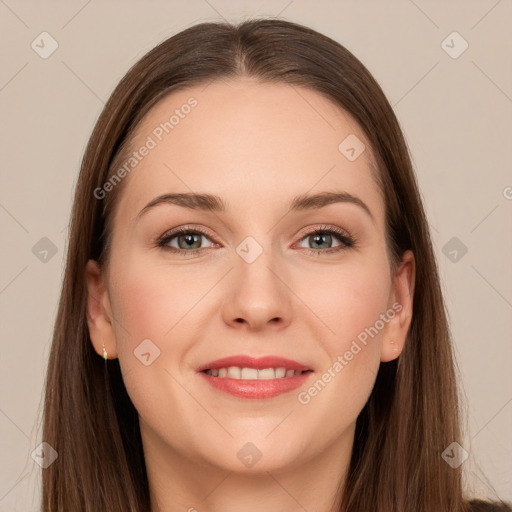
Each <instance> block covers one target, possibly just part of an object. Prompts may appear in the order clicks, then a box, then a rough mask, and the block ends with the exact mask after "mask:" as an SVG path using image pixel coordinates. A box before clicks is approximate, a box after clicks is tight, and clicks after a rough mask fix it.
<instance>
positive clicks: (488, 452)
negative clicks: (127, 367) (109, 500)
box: [0, 0, 512, 512]
mask: <svg viewBox="0 0 512 512" xmlns="http://www.w3.org/2000/svg"><path fill="white" fill-rule="evenodd" d="M266 15H272V16H278V15H279V16H281V17H283V18H285V19H288V20H291V21H296V22H299V23H303V24H306V25H309V26H311V27H312V28H314V29H316V30H318V31H320V32H323V33H325V34H326V35H328V36H330V37H332V38H334V39H336V40H337V41H339V42H340V43H342V44H343V45H345V46H346V47H347V48H348V49H349V50H351V51H353V52H354V53H355V55H356V56H357V57H358V58H360V59H361V60H362V61H363V63H364V64H365V65H366V66H367V67H368V68H369V69H370V71H371V72H372V73H373V74H374V76H375V78H376V79H377V80H378V81H379V83H380V84H381V85H382V87H383V89H384V91H385V92H386V94H387V95H388V98H389V99H390V102H391V103H392V105H393V106H394V107H395V110H396V113H397V115H398V117H399V120H400V122H401V124H402V127H403V130H404V132H405V135H406V138H407V141H408V144H409V146H410V150H411V153H412V156H413V159H414V162H415V166H416V171H417V174H418V179H419V183H420V187H421V190H422V194H423V198H424V201H425V205H426V208H427V212H428V215H429V220H430V224H431V227H432V235H433V239H434V243H435V250H436V254H437V257H438V262H439V266H440V272H441V276H442V279H443V287H444V290H445V293H446V299H447V305H448V309H449V314H450V319H451V325H452V329H453V334H454V338H455V343H456V350H457V355H458V361H459V366H460V371H461V377H462V384H463V386H464V390H465V393H466V395H467V402H468V435H467V438H466V441H465V445H464V448H465V449H466V450H467V451H468V452H469V454H470V457H469V459H468V460H467V461H466V462H464V468H465V470H466V474H467V480H468V487H469V488H470V489H471V490H472V491H471V492H472V493H480V494H483V495H484V496H488V497H495V496H496V495H498V496H500V497H502V498H504V499H507V500H512V441H511V435H510V432H512V380H511V371H510V368H511V363H512V344H511V332H512V265H511V264H510V262H511V261H512V237H511V233H512V215H511V211H512V173H511V160H512V158H511V156H512V155H511V144H510V142H511V141H510V134H511V133H512V117H511V113H512V72H511V66H510V50H511V42H512V37H511V30H510V26H511V21H512V2H511V1H510V0H501V1H496V0H493V1H484V0H480V1H445V2H427V1H425V0H415V2H413V1H408V0H401V1H380V2H370V1H365V2H359V3H356V2H349V1H338V2H334V1H323V2H321V1H316V2H313V1H311V0H292V1H290V0H279V1H273V2H272V1H243V2H242V1H238V2H236V1H234V0H208V1H206V0H194V1H189V2H185V1H181V2H178V1H168V2H163V1H158V2H157V1H151V2H141V1H139V2H120V1H117V2H114V1H111V2H103V1H100V0H93V1H89V2H88V1H83V2H49V1H39V2H32V1H30V2H29V1H24V2H21V1H20V2H15V1H14V0H5V1H4V0H0V25H1V34H2V35H1V38H2V41H1V51H2V66H1V67H0V115H1V119H2V126H1V134H0V140H1V144H2V158H1V169H2V170H1V184H2V186H1V189H0V224H1V233H0V235H1V239H2V244H1V257H2V261H1V265H0V307H1V314H2V323H1V325H2V331H1V338H0V339H1V343H2V351H1V353H2V358H1V360H0V361H1V362H0V383H1V386H0V434H1V435H0V453H1V455H0V457H1V460H2V465H1V469H0V511H9V512H12V511H35V510H37V503H38V499H39V492H40V489H39V480H38V479H39V475H40V471H41V469H40V467H39V466H38V465H37V464H36V463H35V462H34V461H33V459H32V458H31V453H32V450H34V448H35V447H36V446H37V445H38V444H39V443H40V442H41V438H40V435H41V433H40V427H39V426H38V421H39V419H40V414H41V409H40V407H41V400H42V396H43V395H42V389H43V382H44V373H45V368H46V360H47V357H48V352H49V347H50V339H51V329H52V324H53V321H54V317H55V312H56V307H57V301H58V296H59V290H60V283H61V275H62V270H63V263H62V262H63V255H64V253H65V245H66V226H67V222H68V216H69V212H70V207H71V198H72V194H73V187H74V184H75V180H76V177H77V172H78V167H79V163H80V159H81V157H82V154H83V150H84V147H85V144H86V142H87V139H88V137H89V135H90V133H91V130H92V128H93V125H94V123H95V121H96V119H97V116H98V115H99V113H100V111H101V109H102V107H103V104H104V102H105V101H106V99H107V98H108V96H109V94H110V93H111V92H112V90H113V88H114V87H115V85H116V84H117V82H118V81H119V80H120V78H121V77H122V76H123V75H124V73H125V72H126V71H127V70H128V68H129V67H130V66H131V65H132V64H133V63H134V62H135V61H136V60H138V59H139V58H140V57H141V56H142V55H143V54H144V53H145V52H146V51H148V50H149V49H151V48H152V47H153V46H155V45H156V44H157V43H159V42H160V41H161V40H163V39H165V38H167V37H168V36H170V35H172V34H175V33H176V32H179V31H181V30H183V29H184V28H187V27H189V26H191V25H193V24H195V23H198V22H201V21H207V20H220V19H222V18H225V19H227V20H229V21H239V20H241V19H243V18H247V17H257V16H266ZM43 31H47V32H49V33H50V34H51V36H52V37H53V38H54V39H55V40H56V41H57V42H58V48H57V50H56V51H55V52H54V53H53V54H52V55H51V56H50V57H49V58H47V59H43V58H41V57H40V56H39V55H38V54H37V53H36V52H35V51H34V50H33V49H32V48H31V43H32V41H34V40H35V39H36V38H37V36H38V35H39V34H40V33H41V32H43ZM453 31H457V32H459V33H460V35H461V36H462V37H463V38H464V40H466V41H467V43H468V44H469V47H468V49H467V50H466V51H465V52H464V53H462V54H461V55H460V56H459V57H458V58H452V57H451V56H450V55H448V54H447V53H446V52H445V50H444V49H443V47H442V41H443V40H445V39H446V37H447V36H448V35H449V34H451V33H452V32H453ZM448 41H451V40H450V39H448ZM448 44H449V45H451V46H453V47H454V48H453V49H452V50H451V51H452V52H453V51H457V50H459V49H461V48H462V46H461V44H463V41H462V40H460V39H459V40H457V39H455V40H454V42H453V43H451V42H449V43H448ZM43 237H47V238H48V239H50V240H51V242H52V243H53V244H54V245H55V246H56V248H57V253H56V254H55V255H53V256H52V255H51V252H50V253H49V254H48V256H47V258H48V260H47V261H46V262H44V261H41V260H40V259H38V257H36V255H35V254H34V253H33V252H32V248H33V246H34V245H35V244H36V243H37V242H38V241H39V240H40V239H41V238H43ZM452 237H457V239H458V240H459V241H458V242H456V243H458V244H459V245H460V244H464V246H466V247H467V253H466V254H464V255H463V256H462V257H460V254H461V253H460V252H459V253H458V255H459V256H458V257H459V258H460V259H458V261H452V260H451V259H450V258H453V254H454V253H452V254H451V255H450V252H449V251H451V250H452V249H453V248H452V247H451V246H450V245H448V246H446V244H447V243H448V242H449V241H450V240H451V239H452ZM41 243H44V242H41ZM451 243H454V242H451ZM36 252H37V251H36Z"/></svg>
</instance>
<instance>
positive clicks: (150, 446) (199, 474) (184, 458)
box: [141, 425, 355, 512]
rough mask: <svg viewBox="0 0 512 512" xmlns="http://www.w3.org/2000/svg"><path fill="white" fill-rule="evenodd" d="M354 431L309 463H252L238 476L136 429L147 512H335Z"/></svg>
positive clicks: (338, 439) (308, 461) (347, 431)
mask: <svg viewBox="0 0 512 512" xmlns="http://www.w3.org/2000/svg"><path fill="white" fill-rule="evenodd" d="M354 430H355V425H352V426H351V427H350V428H349V429H347V430H346V431H345V432H344V433H343V435H342V436H341V437H339V438H337V439H335V440H334V441H333V442H332V443H330V444H329V445H326V446H325V448H324V450H323V451H322V452H321V453H318V454H317V455H316V456H315V457H314V458H310V459H308V460H302V459H300V454H299V458H297V460H295V461H290V462H289V463H288V464H287V465H286V466H284V467H280V468H277V469H275V468H272V469H265V466H264V464H261V465H260V464H257V465H255V466H254V467H253V468H252V469H251V471H250V473H248V472H247V471H246V472H240V473H238V472H236V471H231V470H229V469H226V468H222V467H220V466H215V465H212V464H211V463H209V462H207V461H205V460H204V459H193V458H192V457H190V456H189V454H186V453H183V452H178V451H176V450H175V449H173V448H172V447H170V446H169V445H167V444H165V443H163V442H162V440H161V439H159V438H158V437H157V436H156V435H155V434H154V433H153V432H150V431H148V430H145V429H144V430H143V429H141V435H142V440H143V446H144V456H145V459H146V469H147V474H148V482H149V490H150V497H151V512H214V511H218V510H222V511H223V512H235V511H236V512H239V511H240V510H243V511H244V512H261V511H262V510H271V511H274V510H287V511H289V512H295V511H297V512H299V511H300V512H304V511H305V510H306V511H312V510H314V511H315V512H334V511H339V500H340V498H341V496H340V489H341V486H342V485H343V483H344V481H345V477H346V473H347V469H348V465H349V462H350V456H351V451H352V445H353V440H354ZM258 465H259V466H260V468H259V469H258Z"/></svg>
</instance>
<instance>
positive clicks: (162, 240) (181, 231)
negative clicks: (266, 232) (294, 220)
mask: <svg viewBox="0 0 512 512" xmlns="http://www.w3.org/2000/svg"><path fill="white" fill-rule="evenodd" d="M188 234H194V235H203V236H205V237H206V238H211V237H210V235H209V234H208V233H207V232H206V231H204V230H203V229H201V228H192V227H190V226H183V227H180V228H176V229H175V230H173V231H171V232H167V233H164V234H163V235H162V236H161V237H159V238H158V239H157V240H156V246H157V247H161V248H162V249H164V250H167V251H170V252H172V253H175V254H179V255H181V256H188V255H191V254H192V255H194V254H198V253H200V252H202V251H204V250H206V249H209V247H202V248H200V249H192V250H190V251H187V250H185V249H176V247H170V246H168V245H167V244H168V243H169V242H170V241H171V240H172V239H173V238H176V237H177V236H180V235H188ZM316 234H330V235H334V236H335V238H337V239H338V241H339V242H341V243H342V244H343V245H341V246H338V247H331V248H329V249H307V248H305V249H304V250H305V251H306V252H307V253H309V254H311V255H314V256H320V255H321V254H325V253H327V254H332V253H335V252H340V251H344V250H346V249H350V248H352V247H355V246H356V245H357V240H356V239H355V238H354V237H352V236H350V235H349V234H348V233H346V232H345V231H343V230H341V229H339V228H336V227H334V226H321V227H320V228H316V229H314V230H311V231H308V232H306V233H304V234H303V235H302V237H301V239H300V240H303V239H304V238H306V237H308V236H311V235H316Z"/></svg>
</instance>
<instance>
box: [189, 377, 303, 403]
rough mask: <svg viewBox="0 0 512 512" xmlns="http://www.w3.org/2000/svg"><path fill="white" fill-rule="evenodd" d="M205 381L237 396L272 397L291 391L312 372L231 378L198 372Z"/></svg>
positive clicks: (300, 384)
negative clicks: (262, 377)
mask: <svg viewBox="0 0 512 512" xmlns="http://www.w3.org/2000/svg"><path fill="white" fill-rule="evenodd" d="M199 373H200V374H201V375H202V376H203V378H205V379H206V381H207V382H208V383H209V384H210V385H211V386H213V387H214V388H215V389H218V390H219V391H223V392H224V393H229V394H230V395H233V396H236V397H239V398H259V399H262V398H272V397H274V396H278V395H281V394H283V393H287V392H289V391H293V390H294V389H297V388H298V387H300V386H302V385H303V384H304V383H305V382H306V380H307V379H308V378H309V377H310V376H311V375H313V372H304V373H301V374H300V375H295V376H293V377H282V378H280V379H268V380H267V379H261V380H260V379H247V380H243V379H231V378H229V377H213V376H211V375H207V374H206V373H204V372H199Z"/></svg>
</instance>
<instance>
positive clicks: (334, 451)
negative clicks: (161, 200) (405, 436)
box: [86, 78, 415, 512]
mask: <svg viewBox="0 0 512 512" xmlns="http://www.w3.org/2000/svg"><path fill="white" fill-rule="evenodd" d="M191 96H193V97H194V98H196V99H197V101H198V105H197V106H196V107H195V108H194V109H192V111H191V112H190V114H188V115H187V116H186V117H185V118H184V119H181V120H180V123H179V124H178V125H177V126H175V128H174V129H173V131H172V132H171V133H169V134H168V135H166V136H165V137H164V139H163V140H162V141H161V142H159V143H158V145H157V147H156V148H154V149H152V150H151V152H150V153H149V154H148V155H147V156H146V157H145V158H144V159H143V160H142V161H141V162H140V163H139V164H138V166H137V167H136V169H134V170H133V171H132V172H131V173H130V174H129V175H128V176H127V177H126V178H125V181H124V182H123V184H122V186H123V187H124V188H123V189H122V191H121V196H120V198H119V199H120V201H119V203H118V206H117V209H116V212H115V216H114V223H113V239H112V250H111V253H110V258H109V261H108V266H107V267H106V268H105V269H103V270H102V271H100V269H99V267H98V265H97V264H96V262H94V261H92V260H91V261H89V263H88V265H87V268H86V281H87V287H88V293H89V301H88V324H89V331H90V334H91V341H92V343H93V345H94V348H95V350H96V351H97V352H98V354H102V346H103V343H104V344H105V348H106V350H107V352H108V354H109V358H119V362H120V365H121V369H122V373H123V378H124V383H125V385H126V388H127V391H128V393H129V395H130V397H131V399H132V401H133V404H134V405H135V407H136V409H137V411H138V413H139V419H140V428H141V435H142V441H143V446H144V454H145V459H146V466H147V470H148V478H149V484H150V492H151V501H152V510H153V511H162V512H164V511H165V512H174V511H185V510H190V509H192V510H193V509H194V508H195V509H196V510H198V511H199V512H203V511H204V512H206V511H223V512H230V511H235V510H236V511H239V510H244V511H247V512H251V511H258V512H260V511H261V510H289V511H294V510H303V509H306V510H316V511H321V512H322V511H325V512H327V511H328V510H330V507H331V505H332V503H333V500H334V496H335V495H336V494H335V493H336V491H337V489H338V486H339V485H340V484H341V483H342V482H343V480H344V478H345V472H346V469H347V467H348V463H349V459H350V454H351V449H352V444H353V439H354V431H355V422H356V419H357V416H358V414H359V413H360V411H361V409H362V408H363V407H364V405H365V403H366V401H367V399H368V396H369V394H370V392H371V390H372V387H373V385H374V382H375V377H376V374H377V371H378V367H379V363H380V361H390V360H392V359H395V358H396V357H398V356H399V354H400V352H401V351H402V349H403V345H404V343H405V339H406V335H407V330H408V328H409V325H410V321H411V314H412V301H413V287H414V275H415V263H414V257H413V254H412V253H411V252H410V251H407V252H406V253H405V254H404V256H403V260H402V263H401V264H400V265H399V267H398V270H397V272H396V273H395V274H393V275H392V274H391V271H390V262H389V260H388V254H387V251H386V245H385V238H384V233H385V231H384V213H385V210H384V202H383V198H382V196H381V193H380V191H379V188H378V186H377V184H376V182H375V181H374V179H373V177H372V173H371V170H370V165H371V161H372V154H371V150H370V148H369V144H368V142H367V140H366V138H365V136H364V134H363V132H362V130H361V129H360V127H359V126H358V125H357V123H355V121H354V120H353V119H352V118H351V117H350V116H349V115H348V114H346V113H345V112H344V111H342V110H340V109H339V108H338V107H336V106H334V105H333V104H332V103H331V102H330V101H329V100H328V99H326V98H325V97H323V96H322V95H320V94H319V93H317V92H315V91H312V90H309V89H305V88H298V87H291V86H289V85H286V84H268V83H265V84H263V83H259V82H257V81H255V80H252V79H248V78H243V79H237V80H231V81H229V82H228V81H217V82H214V83H212V84H210V85H209V86H207V87H206V86H205V85H201V86H194V87H190V88H187V89H186V90H182V91H179V92H174V93H172V94H170V95H168V96H166V97H165V98H164V99H163V100H161V101H160V102H159V103H158V104H157V105H156V106H155V107H153V109H152V110H151V111H150V112H149V113H148V114H147V116H146V117H145V118H144V120H143V122H142V124H141V125H140V127H139V129H138V130H137V133H136V135H135V138H134V140H133V147H134V148H139V147H140V146H141V145H143V144H144V142H145V141H146V138H147V136H148V135H150V134H151V132H152V131H153V130H154V128H155V127H156V126H158V125H159V124H160V123H161V122H163V121H164V120H167V119H168V118H169V116H170V114H171V113H172V111H174V110H175V109H176V108H180V106H181V105H183V104H184V103H186V102H187V100H188V98H190V97H191ZM349 134H355V135H356V136H357V137H358V138H359V139H360V140H361V141H363V142H364V143H365V145H366V150H365V151H364V152H363V153H362V154H361V155H360V156H359V157H358V158H357V159H356V160H355V161H349V160H348V159H347V158H346V157H345V156H344V155H343V154H342V153H341V152H340V151H339V150H338V145H339V144H340V142H341V141H342V140H344V139H345V138H346V137H347V136H348V135H349ZM191 191H193V192H201V193H211V194H217V195H219V196H221V197H222V199H223V200H224V201H225V202H226V203H227V204H228V205H229V209H228V210H227V211H226V212H224V213H219V212H217V213H212V212H207V211H200V210H191V209H187V208H183V207H180V206H177V205H170V204H163V205H159V206H156V207H154V208H151V209H150V210H148V211H147V212H146V213H144V214H143V215H142V216H140V217H138V214H139V212H140V211H141V210H142V209H143V208H144V207H145V206H146V205H147V204H148V203H149V202H150V201H151V200H153V199H154V198H155V197H157V196H159V195H161V194H164V193H171V192H185V193H186V192H191ZM321 191H345V192H349V193H351V194H353V195H354V196H357V197H359V198H360V199H361V200H362V201H364V203H365V204H366V205H367V206H368V208H369V209H370V211H371V213H372V215H373V219H372V218H371V217H370V216H369V215H368V214H367V213H365V211H364V210H363V209H362V208H361V207H359V206H357V205H355V204H351V203H335V204H331V205H329V206H326V207H323V208H321V209H318V210H311V211H302V212H289V211H288V209H287V206H286V205H287V204H288V202H289V201H290V200H291V199H292V198H293V197H295V196H297V195H300V194H305V193H315V192H321ZM190 224H193V226H192V227H202V228H204V229H205V230H206V231H207V232H208V236H207V237H203V236H199V237H198V238H197V245H196V246H194V247H199V246H201V247H203V248H204V249H202V252H201V253H200V254H196V255H193V256H187V254H188V253H187V254H185V257H183V256H182V255H179V254H177V253H173V252H169V251H168V250H165V249H164V248H162V247H157V246H156V244H155V242H154V241H155V240H156V239H157V238H158V237H160V236H161V235H162V234H163V233H165V232H166V231H169V230H170V229H172V228H175V227H178V226H185V225H190ZM323 225H325V226H328V227H330V226H333V227H335V226H337V227H339V228H341V229H343V230H345V231H347V232H348V233H349V234H350V235H351V236H353V237H355V238H356V240H357V244H356V245H355V246H353V247H349V248H345V249H343V250H341V251H339V252H332V253H326V252H325V251H326V250H328V249H329V248H331V247H342V246H343V243H342V242H341V241H339V240H338V239H336V238H335V237H334V235H333V238H332V239H329V237H328V234H327V238H326V239H325V241H322V240H320V241H319V242H318V243H317V244H316V245H315V240H314V237H311V236H307V232H305V228H311V230H312V231H313V229H315V228H318V229H320V228H321V227H322V226H323ZM324 234H325V233H324ZM247 236H251V237H253V238H254V239H255V240H256V241H257V243H258V244H259V245H260V246H261V248H262V250H263V252H262V254H261V255H260V256H259V257H258V258H257V259H256V260H255V261H254V262H252V263H247V262H246V261H245V260H244V259H243V258H242V257H240V256H239V254H238V253H237V252H236V248H237V247H238V246H239V245H240V243H241V242H242V241H243V240H244V239H245V238H246V237H247ZM179 241H180V240H179V239H178V238H174V239H173V241H172V242H170V243H171V244H172V246H173V247H174V248H175V249H177V248H178V247H180V246H178V242H179ZM199 244H201V245H199ZM181 247H186V244H185V242H184V241H183V239H182V240H181ZM308 249H309V252H308ZM187 250H188V251H190V249H183V248H182V249H181V252H182V253H185V252H186V251H187ZM315 252H316V255H315V254H313V253H315ZM397 303H398V304H400V305H401V306H402V309H401V311H400V312H399V313H397V314H396V315H395V316H394V318H393V319H389V321H387V322H385V326H384V328H382V329H381V330H380V331H379V333H378V335H376V336H375V337H373V338H369V342H368V344H367V345H366V346H363V345H361V347H362V350H360V351H359V352H358V353H357V354H356V355H354V357H353V359H352V360H351V361H348V362H347V364H346V366H344V368H343V369H342V371H340V372H339V373H337V374H336V376H335V377H334V378H332V380H331V381H330V382H329V383H328V384H327V385H326V386H325V387H324V388H323V389H322V390H321V392H319V393H318V394H317V395H316V396H314V397H313V398H311V400H310V402H309V403H307V404H302V403H300V402H299V401H298V398H297V396H298V394H299V392H300V391H303V390H307V389H308V388H309V387H310V386H311V385H312V383H314V382H315V381H316V380H317V379H318V378H320V377H321V376H322V374H323V372H325V371H327V369H328V368H330V367H331V368H332V365H333V363H334V362H335V361H336V360H337V357H338V356H339V355H343V354H344V353H345V352H346V351H347V350H349V348H350V346H351V343H352V342H353V340H355V339H356V338H357V336H358V334H359V333H361V332H362V331H364V329H365V328H367V327H369V326H373V325H374V324H375V322H376V320H378V319H379V315H381V314H383V313H385V312H386V311H387V310H389V308H392V305H393V304H397ZM147 338H149V339H150V340H152V342H153V343H154V344H155V345H156V346H158V348H159V350H160V356H159V357H158V358H157V359H155V360H154V362H153V363H152V364H150V365H149V366H145V365H144V364H142V363H141V361H140V360H139V359H138V358H137V357H135V355H134V350H135V349H136V348H137V346H138V345H139V344H140V343H141V342H142V340H144V339H147ZM236 354H249V355H252V356H255V357H259V356H263V355H279V356H283V357H287V358H290V359H293V360H296V361H299V362H301V363H304V364H306V365H308V366H309V367H310V368H313V369H314V375H313V376H310V377H309V380H308V382H307V384H306V385H305V386H303V387H302V388H299V389H297V390H294V391H291V392H289V393H285V394H283V395H280V396H277V397H274V398H271V399H264V400H249V399H242V398H235V397H233V396H231V395H227V394H223V393H221V392H220V391H217V390H215V389H213V388H212V387H211V386H209V385H208V384H207V383H205V382H204V381H203V379H202V378H201V376H199V375H198V374H197V372H196V368H197V367H198V366H199V365H201V364H204V363H207V362H209V361H212V360H214V359H217V358H220V357H225V356H229V355H236ZM247 442H251V443H253V445H254V446H255V447H256V448H257V449H258V450H259V452H261V459H260V460H259V461H258V462H257V463H256V464H255V465H254V466H252V467H247V466H246V465H244V464H243V463H242V462H241V460H240V459H239V457H237V453H238V451H239V450H240V449H241V448H242V447H243V446H244V445H245V444H246V443H247Z"/></svg>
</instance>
